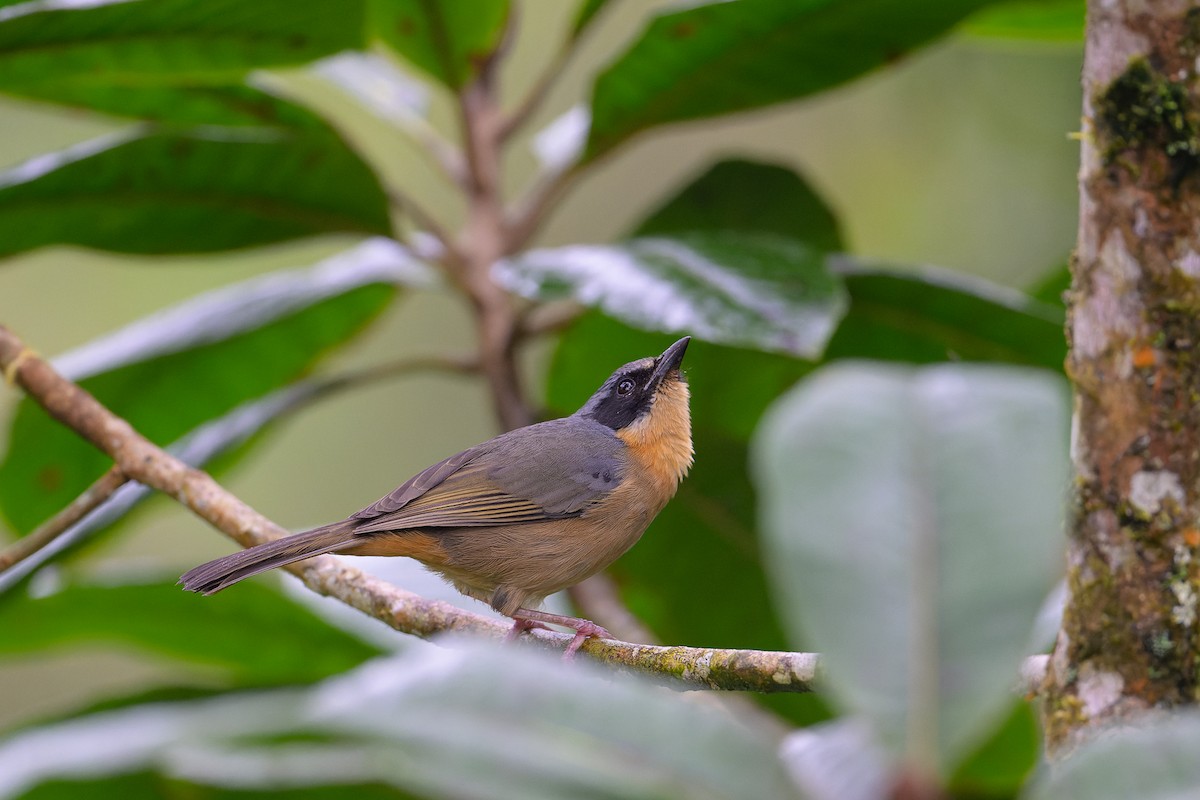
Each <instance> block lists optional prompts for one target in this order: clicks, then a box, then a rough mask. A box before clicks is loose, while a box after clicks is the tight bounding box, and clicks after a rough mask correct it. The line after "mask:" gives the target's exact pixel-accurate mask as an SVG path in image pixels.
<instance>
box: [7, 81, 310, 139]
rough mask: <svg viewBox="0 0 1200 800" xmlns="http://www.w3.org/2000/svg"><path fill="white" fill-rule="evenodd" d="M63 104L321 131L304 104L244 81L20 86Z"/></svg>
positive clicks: (195, 121)
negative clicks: (228, 83) (218, 84)
mask: <svg viewBox="0 0 1200 800" xmlns="http://www.w3.org/2000/svg"><path fill="white" fill-rule="evenodd" d="M22 93H23V94H24V95H26V96H28V97H35V98H37V99H38V100H45V101H48V102H51V103H59V104H61V105H68V106H77V107H80V108H90V109H93V110H95V111H103V112H106V113H109V114H116V115H119V116H126V117H137V118H140V119H147V120H154V121H156V122H171V123H178V124H183V125H231V126H255V127H266V128H283V129H295V130H301V129H308V130H309V131H312V132H316V131H325V130H326V126H325V123H324V122H323V121H322V120H321V119H320V118H319V117H317V116H316V115H315V114H313V113H312V112H311V111H309V110H308V109H306V108H303V107H301V106H298V105H295V104H294V103H289V102H287V101H286V100H283V99H280V98H278V97H275V96H274V95H272V94H269V93H268V92H265V91H260V90H259V89H256V88H253V87H250V86H246V85H228V86H199V85H197V86H120V85H115V84H108V83H89V82H74V83H72V82H53V83H48V84H44V85H40V86H38V87H37V89H36V91H35V90H33V89H28V90H26V91H24V92H22Z"/></svg>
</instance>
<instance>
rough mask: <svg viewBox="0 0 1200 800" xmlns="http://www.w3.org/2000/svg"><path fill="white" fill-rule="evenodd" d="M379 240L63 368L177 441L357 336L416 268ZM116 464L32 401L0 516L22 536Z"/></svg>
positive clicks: (197, 304)
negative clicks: (4, 517)
mask: <svg viewBox="0 0 1200 800" xmlns="http://www.w3.org/2000/svg"><path fill="white" fill-rule="evenodd" d="M404 258H405V254H404V252H403V250H402V249H400V248H399V247H397V246H395V245H394V244H389V243H388V242H387V240H373V241H371V242H368V243H366V244H364V245H362V246H361V247H359V248H358V249H356V250H354V251H351V252H350V253H347V254H343V255H341V256H338V257H335V258H333V259H330V260H329V261H328V262H326V263H323V264H321V265H318V266H317V267H314V268H312V269H310V270H298V271H294V272H282V273H275V274H271V275H266V276H263V277H261V278H256V279H254V280H251V281H247V282H245V283H243V284H238V285H234V286H229V287H226V288H223V289H219V290H217V291H215V292H212V293H210V294H207V295H203V296H201V297H198V298H195V299H193V300H190V301H188V302H186V303H183V304H182V305H180V306H177V307H175V308H173V309H170V310H167V311H165V312H161V313H159V314H157V315H154V316H152V317H148V318H146V319H144V320H141V321H139V322H136V323H134V324H132V325H130V326H129V327H127V328H125V329H123V330H121V331H118V332H116V333H114V334H112V335H110V336H107V337H104V338H102V339H99V340H97V341H95V342H92V343H91V344H89V345H85V346H84V347H83V348H81V349H79V350H77V351H74V352H73V353H70V354H68V355H66V356H63V357H61V358H59V359H57V360H56V364H57V365H58V366H59V368H60V369H61V370H62V371H63V372H64V373H65V374H66V375H67V376H68V377H71V378H73V379H75V380H79V381H80V383H81V384H82V386H83V387H84V388H86V389H88V390H89V391H90V392H92V394H94V395H95V396H96V397H97V398H98V399H99V400H100V401H101V402H102V403H104V404H105V405H106V406H108V407H109V408H110V409H112V410H113V411H114V412H116V413H117V414H119V415H121V416H122V417H124V418H125V419H127V420H128V421H130V422H131V423H132V424H133V426H134V427H135V428H136V429H138V430H139V431H140V432H141V433H142V434H144V435H146V436H148V437H149V438H150V439H151V440H153V441H155V442H157V443H159V444H168V443H170V442H173V441H175V440H176V439H178V438H179V437H181V436H183V435H184V434H186V433H188V432H189V431H191V430H192V429H194V428H195V427H196V426H197V425H200V424H201V423H203V422H206V421H208V420H211V419H213V418H215V417H219V416H221V415H222V414H225V413H226V412H227V411H229V410H230V409H232V408H234V407H236V406H238V405H240V404H241V403H243V402H245V401H246V400H249V399H251V398H255V397H260V396H262V395H264V394H266V393H267V392H270V391H272V390H274V389H277V388H279V387H280V386H282V385H284V384H287V383H289V382H291V381H293V380H295V379H296V378H297V377H299V376H300V375H302V374H303V373H304V372H306V371H307V370H308V369H310V368H311V367H312V366H313V365H314V364H315V363H316V362H317V361H318V360H319V358H320V357H321V356H322V355H324V354H325V353H326V352H328V351H329V350H330V349H331V348H333V347H335V346H337V345H340V344H342V343H344V342H346V341H347V340H348V339H350V338H351V337H352V336H354V334H355V333H357V332H358V331H359V330H361V329H362V328H363V326H365V325H366V324H367V322H369V321H370V320H371V319H372V318H373V317H374V316H375V315H376V314H378V313H379V312H380V311H381V310H383V308H384V307H386V306H387V304H388V303H389V302H390V300H391V299H392V297H393V296H394V294H395V284H396V283H397V282H401V281H406V280H411V279H413V275H414V272H415V267H413V266H412V265H411V264H410V263H406V262H405V261H403V259H404ZM107 466H108V462H107V459H106V458H105V457H104V456H103V455H101V454H100V453H99V452H98V451H96V450H95V449H94V448H92V447H91V445H88V444H86V443H84V442H83V441H82V440H81V439H80V438H79V437H78V436H76V435H75V434H74V433H72V432H71V431H69V430H67V429H66V428H65V427H63V426H62V425H60V424H58V423H56V422H54V421H52V420H51V419H50V418H49V417H48V416H47V415H46V413H45V412H44V411H42V410H41V407H40V406H37V405H35V404H34V403H32V402H30V401H28V400H23V401H22V402H21V404H20V405H19V406H18V410H17V413H16V417H15V419H14V422H13V427H12V431H11V436H10V438H9V452H8V454H7V456H6V458H5V460H4V462H3V464H0V507H2V508H3V511H4V513H5V516H6V517H7V518H8V520H9V521H10V522H11V523H12V524H13V526H14V528H15V529H16V530H18V531H20V532H26V531H28V530H30V529H31V528H32V527H33V526H34V525H36V524H37V523H38V522H40V521H42V520H43V519H45V518H47V517H48V516H50V515H51V514H52V513H54V512H55V511H57V510H58V509H59V508H61V507H63V506H64V505H66V503H68V502H69V501H70V500H71V499H73V498H74V497H75V496H77V495H78V494H79V493H80V492H82V491H83V489H84V488H86V487H87V486H88V485H89V484H90V483H91V482H92V481H94V480H95V479H96V478H97V477H99V476H100V474H101V473H102V472H103V471H104V469H105V468H106V467H107Z"/></svg>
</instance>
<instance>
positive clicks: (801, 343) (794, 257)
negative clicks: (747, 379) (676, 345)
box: [493, 231, 845, 358]
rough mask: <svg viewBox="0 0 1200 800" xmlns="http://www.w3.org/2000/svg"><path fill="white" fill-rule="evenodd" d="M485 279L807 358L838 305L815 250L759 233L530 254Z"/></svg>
mask: <svg viewBox="0 0 1200 800" xmlns="http://www.w3.org/2000/svg"><path fill="white" fill-rule="evenodd" d="M493 275H494V276H495V277H496V279H497V280H498V281H499V282H500V283H501V284H502V285H504V286H506V287H507V288H508V289H509V290H511V291H514V292H516V293H518V294H521V295H524V296H525V297H534V298H538V299H542V300H553V299H561V298H566V297H570V298H573V299H576V300H579V301H581V302H583V303H586V304H589V305H596V306H599V307H600V308H601V309H603V310H604V311H605V313H607V314H610V315H611V316H614V317H617V318H619V319H621V320H623V321H625V322H628V323H629V324H631V325H635V326H637V327H640V328H646V329H648V330H660V331H669V332H687V333H690V334H694V335H696V336H699V337H701V338H704V339H709V340H711V341H714V342H723V343H727V344H739V345H744V346H750V347H756V348H760V349H763V350H770V351H775V352H782V353H791V354H794V355H801V356H805V357H808V358H814V357H817V356H819V355H820V354H821V351H822V350H823V349H824V347H825V343H826V342H827V341H828V339H829V336H830V335H831V334H832V333H833V329H834V327H835V326H836V325H837V321H838V319H839V318H840V317H841V315H842V313H843V312H844V310H845V294H844V292H843V290H842V287H841V284H840V283H839V282H838V281H837V280H836V279H835V278H834V277H833V276H831V275H830V273H829V272H828V271H827V270H826V269H825V265H824V259H823V257H822V256H821V254H820V253H819V252H818V251H816V250H813V249H811V248H808V247H805V246H804V245H803V244H801V243H799V242H797V241H795V240H791V239H785V238H783V237H778V236H770V235H766V234H757V233H744V234H743V233H738V232H727V231H714V232H709V233H702V232H697V233H691V234H680V235H678V236H673V237H669V238H668V237H652V238H644V239H632V240H630V241H627V242H624V243H621V244H616V245H573V246H569V247H560V248H556V249H550V250H533V251H530V252H527V253H523V254H521V255H519V256H516V257H514V258H512V259H509V260H508V261H505V262H502V263H500V264H498V265H497V266H496V268H495V270H494V271H493Z"/></svg>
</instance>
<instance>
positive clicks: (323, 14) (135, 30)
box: [0, 0, 363, 97]
mask: <svg viewBox="0 0 1200 800" xmlns="http://www.w3.org/2000/svg"><path fill="white" fill-rule="evenodd" d="M362 45H363V0H338V2H318V3H297V2H294V0H254V2H250V3H248V2H244V0H204V2H195V0H126V2H110V3H104V4H77V5H76V6H75V7H72V4H67V3H25V4H21V5H16V6H9V7H8V8H6V9H4V10H3V11H2V12H0V91H6V92H15V93H18V94H25V93H27V92H28V93H29V94H31V95H32V96H34V97H40V96H42V92H50V93H52V94H53V93H55V92H58V91H66V92H70V93H79V92H86V90H87V87H88V86H110V87H113V86H118V87H129V88H132V89H138V88H140V87H145V86H164V85H172V84H180V83H186V84H188V85H193V86H195V85H205V84H208V85H212V84H220V83H225V84H231V83H240V82H241V80H242V77H243V76H244V75H245V73H246V72H248V71H249V70H251V69H257V68H263V67H278V66H285V65H289V64H303V63H306V62H308V61H312V60H314V59H317V58H321V57H322V56H326V55H331V54H333V53H337V52H339V51H342V50H348V49H354V48H361V47H362ZM54 84H57V85H58V86H60V87H69V88H63V89H61V90H60V89H59V88H55V86H54Z"/></svg>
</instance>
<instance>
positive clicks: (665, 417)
mask: <svg viewBox="0 0 1200 800" xmlns="http://www.w3.org/2000/svg"><path fill="white" fill-rule="evenodd" d="M690 341H691V337H690V336H685V337H683V338H682V339H680V340H679V341H677V342H676V343H675V344H673V345H671V346H670V347H668V348H667V349H666V350H664V351H663V353H662V355H660V356H658V357H657V358H643V359H640V360H638V361H631V362H629V363H628V364H626V365H624V366H623V367H620V368H619V369H617V371H616V372H614V373H613V374H612V375H611V376H610V377H609V379H608V380H606V381H605V382H604V384H603V385H602V386H601V387H600V388H599V389H597V390H596V393H595V394H593V395H592V396H591V398H590V399H589V400H588V401H587V402H586V403H585V404H584V406H583V408H581V409H580V410H579V415H580V416H582V417H585V418H588V419H593V420H595V421H596V422H599V423H600V424H602V425H606V426H608V427H609V428H612V429H613V431H615V432H616V434H617V436H619V437H620V438H621V439H622V440H623V441H625V443H626V444H629V445H634V446H638V445H642V446H644V445H649V444H655V445H657V446H663V447H666V448H667V449H668V450H669V451H670V458H669V459H668V460H670V461H671V462H672V464H674V468H673V471H676V472H678V473H679V474H680V475H682V474H683V473H684V472H686V471H687V467H688V466H690V465H691V454H692V424H691V414H690V412H689V410H688V397H689V395H688V384H687V379H686V378H684V376H683V373H682V372H681V371H680V369H679V366H680V364H682V363H683V354H684V353H685V352H686V351H687V346H688V342H690ZM664 455H666V454H664Z"/></svg>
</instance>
